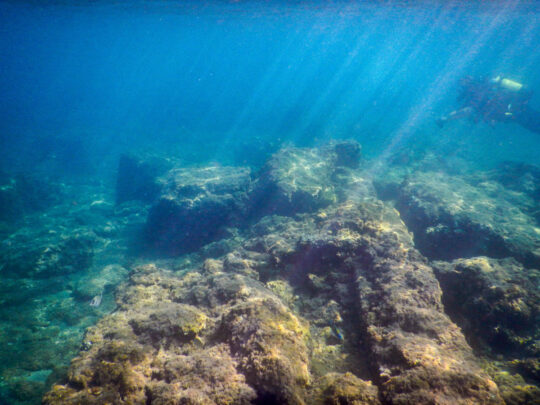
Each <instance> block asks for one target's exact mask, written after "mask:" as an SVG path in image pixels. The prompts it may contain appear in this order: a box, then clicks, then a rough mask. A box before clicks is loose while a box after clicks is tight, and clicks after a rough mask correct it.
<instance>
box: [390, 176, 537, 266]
mask: <svg viewBox="0 0 540 405" xmlns="http://www.w3.org/2000/svg"><path fill="white" fill-rule="evenodd" d="M534 204H535V203H534V201H532V200H530V197H527V196H526V195H525V194H523V193H521V194H517V193H516V192H513V191H510V190H507V189H505V188H504V187H502V186H501V185H500V184H499V183H497V182H493V181H491V182H490V181H488V180H486V181H482V182H479V181H478V180H476V184H474V185H473V184H471V183H470V182H467V181H465V180H464V179H463V178H460V177H457V176H449V175H446V174H444V173H440V172H418V173H415V174H413V175H410V176H409V177H408V178H407V180H406V181H404V182H403V184H402V185H401V187H400V191H399V195H398V197H397V201H396V207H397V209H398V210H399V212H400V213H401V215H402V217H403V219H404V221H405V222H406V223H407V225H408V226H409V229H411V231H412V232H414V235H415V242H416V245H417V247H418V248H419V249H420V250H421V251H422V252H423V253H424V254H425V255H427V256H428V257H430V258H432V259H441V260H452V259H456V258H460V257H472V256H478V255H486V256H490V257H495V258H503V257H508V256H512V257H515V258H516V259H517V260H519V261H521V262H522V263H524V264H525V265H526V266H527V267H535V266H538V265H540V228H539V227H538V226H537V224H536V222H535V219H534V218H533V217H531V216H530V214H529V210H530V209H529V207H530V205H534Z"/></svg>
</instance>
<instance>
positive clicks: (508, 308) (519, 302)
mask: <svg viewBox="0 0 540 405" xmlns="http://www.w3.org/2000/svg"><path fill="white" fill-rule="evenodd" d="M434 269H435V273H436V275H437V278H438V279H439V282H440V284H441V288H442V290H443V293H444V303H445V306H446V308H447V309H448V310H449V311H450V313H451V314H452V315H453V316H455V317H456V319H458V320H459V321H460V322H459V323H460V325H461V327H462V328H463V329H464V330H465V331H466V333H467V334H468V335H469V336H470V339H471V340H479V339H480V340H482V341H484V342H485V343H487V344H489V345H490V346H491V347H492V348H494V349H496V350H497V351H499V352H501V351H502V352H510V353H513V354H514V355H517V356H518V357H540V348H539V347H538V343H537V342H538V340H539V339H540V329H539V325H538V317H539V316H540V291H539V290H538V285H539V282H540V272H538V271H537V270H526V269H524V268H523V266H521V265H520V264H519V263H518V262H516V261H515V260H513V259H502V260H496V259H490V258H487V257H475V258H471V259H459V260H454V261H453V262H451V263H446V262H435V263H434Z"/></svg>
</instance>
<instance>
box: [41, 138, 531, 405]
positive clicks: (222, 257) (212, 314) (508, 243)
mask: <svg viewBox="0 0 540 405" xmlns="http://www.w3.org/2000/svg"><path fill="white" fill-rule="evenodd" d="M340 148H342V149H340ZM358 156H359V148H355V147H354V143H348V144H344V145H343V146H340V147H338V146H337V145H330V146H328V147H324V148H320V149H285V150H282V151H280V152H278V153H277V154H276V155H275V156H274V157H273V158H272V159H271V160H270V162H269V164H268V165H267V166H266V167H265V168H264V170H263V171H262V174H261V177H260V178H259V179H257V180H256V184H255V187H254V190H255V191H254V193H253V194H251V195H249V190H250V187H251V183H250V180H248V178H249V174H248V173H245V172H242V170H243V169H232V168H198V169H182V170H173V171H171V172H170V175H169V177H168V180H167V186H166V187H165V188H164V189H163V194H162V197H161V199H160V201H159V202H157V203H156V205H155V206H154V207H153V208H152V209H153V210H154V209H156V210H157V208H156V207H158V205H159V204H160V202H161V203H163V204H164V205H163V206H162V207H159V210H157V211H155V212H154V213H151V214H150V217H149V219H148V224H147V225H148V226H147V232H150V231H152V232H153V231H162V232H163V233H162V234H159V233H157V234H156V235H152V237H153V238H154V239H152V241H153V242H154V243H157V245H156V247H159V248H162V249H163V248H165V249H170V250H169V252H171V253H179V252H181V250H175V249H178V246H179V242H182V243H181V244H184V243H185V244H189V243H192V241H191V240H189V237H191V238H192V239H193V240H194V241H196V243H198V244H199V245H198V246H201V245H200V244H201V243H208V242H211V241H212V240H215V239H217V238H218V237H219V236H221V235H222V234H221V233H220V232H221V231H222V230H223V229H225V227H226V226H230V225H231V224H233V225H234V224H241V225H242V226H243V229H242V231H241V232H238V233H236V234H234V236H233V237H230V238H229V239H222V240H220V241H219V242H214V243H208V244H207V245H205V247H204V248H201V249H200V250H199V251H198V252H197V254H189V255H184V256H181V257H178V258H167V259H163V260H159V261H156V262H151V261H148V262H146V263H144V262H142V263H139V265H138V266H134V267H132V273H131V277H130V280H129V282H128V283H126V284H125V285H124V286H123V287H121V288H120V289H119V290H118V292H117V296H116V301H117V304H118V309H117V310H116V312H114V313H112V314H110V315H108V316H106V317H105V318H103V319H102V320H101V321H100V322H99V323H98V324H97V325H96V326H95V327H93V328H90V329H89V330H88V332H87V334H86V338H85V342H84V345H83V348H84V350H83V351H81V353H80V354H79V356H78V357H77V358H75V359H74V360H73V363H72V365H71V368H70V371H69V373H68V378H67V380H66V381H63V382H61V383H60V384H58V385H56V386H54V387H53V388H52V389H51V390H50V392H49V393H48V394H47V395H46V396H45V398H44V403H45V404H79V403H86V404H102V403H107V402H110V403H120V404H122V403H125V404H128V403H134V404H136V403H141V404H149V403H151V404H184V403H185V404H321V405H322V404H340V405H342V404H356V405H359V404H379V403H385V404H426V405H427V404H430V405H432V404H441V405H442V404H444V405H446V404H476V403H479V404H480V403H481V404H502V403H504V401H506V402H507V403H512V404H525V403H527V401H531V400H532V398H534V397H535V393H536V392H538V391H537V390H538V389H537V387H535V386H534V385H532V383H531V382H530V380H528V381H525V379H524V378H527V379H529V378H534V377H533V376H534V375H535V373H537V370H538V363H537V362H535V358H534V356H536V355H533V356H532V357H528V358H525V357H521V358H517V359H514V360H515V361H514V360H511V359H509V358H508V357H507V358H504V357H503V358H502V359H500V364H496V362H495V361H493V359H489V358H487V359H484V358H483V359H481V358H478V357H476V356H475V354H474V353H473V350H472V349H471V347H470V346H469V344H468V342H467V341H466V340H465V337H464V334H463V333H462V332H461V330H460V328H459V327H458V326H457V325H456V324H455V323H454V322H453V321H452V319H451V317H449V316H448V315H447V314H446V313H445V310H446V311H448V312H450V313H451V314H452V316H454V313H457V312H458V310H460V309H463V311H465V309H464V308H461V307H459V306H457V305H456V311H454V312H452V310H450V306H449V305H448V302H447V301H446V299H447V297H451V296H452V295H448V296H447V295H446V294H447V289H449V290H450V294H454V296H455V297H456V300H458V299H459V298H458V296H459V291H456V289H459V288H460V287H459V285H457V286H455V283H454V281H456V280H457V279H458V278H459V277H458V274H454V273H457V272H456V269H457V267H456V268H454V267H451V266H453V265H454V264H455V263H457V262H454V263H451V264H448V263H442V264H439V263H437V264H436V266H437V267H436V268H437V272H438V274H439V276H440V277H447V279H445V281H444V282H443V286H444V287H445V297H444V299H445V303H446V304H447V305H446V307H445V306H443V301H442V299H441V296H442V294H443V293H442V291H441V288H440V285H439V282H438V280H437V278H436V275H435V272H434V269H433V267H432V265H430V264H429V262H428V261H427V260H426V258H424V256H422V255H421V254H420V252H419V251H418V250H416V249H415V247H414V244H413V239H412V234H411V233H410V232H409V230H408V229H407V227H406V226H405V224H404V222H403V221H402V219H401V218H400V214H399V213H398V212H397V211H396V210H395V209H393V208H392V207H391V205H390V204H389V203H383V202H381V201H377V200H376V199H375V198H374V193H373V187H372V185H371V181H370V180H369V179H368V177H367V175H365V174H364V173H363V172H362V169H361V168H359V167H357V164H356V162H357V161H358ZM239 179H240V180H239ZM241 179H245V181H242V180H241ZM495 183H496V184H495ZM395 190H399V192H400V194H399V195H398V196H397V197H400V198H402V200H401V203H402V204H404V205H403V207H401V208H406V209H409V211H406V210H404V212H405V213H406V214H411V213H414V214H415V215H416V214H417V215H418V218H419V219H420V220H424V219H426V218H427V219H433V221H434V222H435V225H425V224H430V222H429V221H427V220H426V221H424V222H420V224H422V226H424V228H422V227H419V229H420V230H422V229H423V230H424V231H425V230H426V229H427V228H426V227H434V228H433V229H431V228H430V229H429V232H428V233H430V234H431V233H434V235H435V237H439V238H441V237H442V236H440V234H438V233H437V232H438V230H439V228H437V227H436V224H438V223H439V222H441V223H443V226H447V227H449V229H451V230H452V231H454V235H453V237H454V239H450V241H452V242H453V241H456V243H457V241H458V236H456V235H460V233H459V231H458V230H460V229H462V227H463V226H465V225H469V224H471V225H470V226H469V228H467V229H469V230H473V231H476V232H477V234H476V236H478V232H481V231H483V229H484V228H482V224H483V222H481V221H482V220H485V221H488V220H489V221H495V222H494V223H495V225H493V226H492V227H491V228H490V227H488V230H490V231H492V233H491V234H490V233H489V232H488V236H489V237H491V236H492V235H495V236H492V237H493V240H495V241H499V239H496V238H497V237H500V238H502V240H503V242H502V244H501V245H495V244H494V243H495V242H490V243H493V245H489V246H491V248H493V246H497V247H500V246H502V247H504V248H505V249H507V250H505V251H503V252H502V253H501V254H503V253H505V252H511V253H515V255H516V256H519V255H520V254H521V256H519V257H520V258H521V259H524V258H526V257H529V256H527V254H526V252H528V251H531V250H530V247H531V246H534V241H533V242H532V245H531V244H530V241H531V239H528V236H530V233H529V231H533V230H534V227H531V225H530V221H529V219H530V217H529V216H528V212H529V211H527V210H525V209H523V210H521V208H514V209H517V211H511V214H512V215H514V216H516V218H517V219H512V220H507V221H506V222H505V220H504V219H502V218H501V216H502V215H500V214H499V213H498V212H497V209H509V207H510V206H512V207H515V206H516V204H517V206H518V207H525V206H526V204H524V203H522V202H523V201H524V200H523V198H524V196H525V194H524V193H522V192H521V191H520V192H517V191H512V192H510V191H508V190H504V189H502V186H501V184H500V183H498V182H492V181H484V180H483V179H482V178H481V177H472V176H471V177H469V178H467V180H466V181H465V180H463V179H461V178H456V177H452V176H447V175H442V174H432V173H416V174H409V179H408V181H406V182H404V183H403V184H402V185H400V186H399V187H396V189H395ZM270 191H271V192H272V193H276V194H275V197H276V199H275V200H272V199H271V198H270ZM439 193H440V194H441V195H439ZM441 196H442V197H441ZM486 198H487V199H488V200H487V202H486ZM525 198H528V197H526V196H525ZM216 201H220V202H225V203H224V204H222V205H220V204H219V203H217V202H216ZM247 201H249V208H250V210H251V211H250V214H251V218H250V220H251V221H252V222H251V221H245V222H242V218H240V217H239V215H240V216H241V215H243V214H245V213H246V210H245V208H246V206H248V203H247ZM527 201H528V202H527V204H528V203H530V200H527ZM263 203H265V204H263ZM167 204H168V205H167ZM235 204H236V205H235ZM167 207H169V208H170V207H172V208H170V209H169V208H167ZM411 207H412V208H411ZM488 207H489V209H488ZM163 208H167V209H169V210H168V211H167V210H164V209H163ZM254 210H258V211H254ZM218 211H219V213H220V214H221V215H222V216H216V217H213V215H217V214H216V213H217V212H218ZM484 211H489V212H484ZM156 212H159V213H160V214H159V215H157V216H156V217H154V218H152V215H156ZM207 213H209V215H206V214H207ZM188 214H189V215H188ZM276 214H282V215H276ZM476 214H483V215H484V216H483V217H482V216H481V215H480V216H479V217H478V218H476ZM404 217H406V215H404ZM177 218H178V219H177ZM208 218H210V220H209V222H205V221H207V219H208ZM257 218H259V219H258V222H255V221H256V220H257ZM410 218H416V217H414V216H412V215H411V216H409V217H406V219H410ZM520 218H522V219H523V222H519V221H520ZM156 219H159V221H155V222H153V221H154V220H156ZM189 221H191V222H189ZM214 221H216V222H215V223H216V224H218V226H216V227H215V228H216V229H219V230H218V231H216V232H217V233H216V234H212V235H210V234H206V233H204V232H205V231H204V230H205V229H207V226H206V225H208V224H211V223H213V222H214ZM437 221H438V222H437ZM445 221H446V222H445ZM467 221H469V222H467ZM475 221H476V222H475ZM497 221H499V222H497ZM516 221H517V222H516ZM153 223H159V224H160V226H157V227H156V228H154V229H153V230H152V228H151V227H150V224H153ZM171 224H172V226H171ZM186 224H187V225H186ZM202 225H205V226H206V227H203V226H202ZM190 226H192V227H193V229H194V232H195V233H194V234H191V235H186V230H189V229H191V228H189V227H190ZM197 227H198V228H197ZM197 232H201V233H197ZM486 232H487V231H486ZM504 232H507V233H504ZM501 235H504V236H505V238H503V237H502V236H501ZM201 241H202V242H201ZM426 241H427V240H426ZM488 241H491V240H490V239H489V238H488ZM438 242H440V239H439V241H438ZM484 242H485V241H484ZM160 243H163V244H164V245H163V246H160ZM169 243H170V244H169ZM193 243H195V242H193ZM417 243H418V242H417ZM527 243H529V244H527ZM188 246H189V245H188ZM428 246H430V245H428ZM478 246H484V245H481V244H478V245H474V246H473V247H474V248H477V247H478ZM489 246H488V247H489ZM182 247H183V248H185V245H182ZM457 248H459V246H457ZM192 249H196V245H193V246H192ZM452 253H453V254H454V253H455V254H460V253H462V250H458V249H456V250H455V252H452ZM196 255H199V258H202V257H212V258H210V259H207V260H205V261H204V263H200V262H198V261H197V260H195V259H194V258H195V256H196ZM146 260H150V259H146ZM490 263H492V265H493V266H495V267H496V266H499V267H497V269H496V270H494V271H493V274H490V275H489V276H488V275H487V274H483V273H482V272H476V273H475V272H474V271H472V273H470V274H469V273H468V270H467V271H463V272H462V273H463V274H466V275H468V276H470V277H472V279H471V278H469V279H470V280H474V281H475V282H477V283H478V284H477V285H481V286H483V288H484V287H485V288H484V290H485V291H486V292H485V293H484V292H480V294H482V298H484V297H485V299H486V301H485V303H482V302H481V300H480V299H478V297H477V296H475V295H474V291H472V290H471V291H469V293H470V294H469V295H468V297H469V298H470V300H471V301H470V302H471V305H470V308H467V309H470V310H471V311H476V310H478V311H480V306H483V307H486V306H489V305H492V306H493V307H494V312H493V314H494V316H493V317H492V318H491V321H492V322H493V323H492V325H495V326H494V327H496V326H497V325H499V326H504V327H507V328H510V327H512V326H515V325H514V321H511V320H510V319H504V320H499V321H497V320H496V317H497V309H496V308H499V307H500V308H503V310H502V311H503V312H505V311H506V310H505V309H504V308H507V309H508V311H507V312H508V314H510V315H515V317H516V318H515V319H516V322H517V320H518V319H523V320H524V321H525V323H529V324H531V325H532V322H533V319H534V318H535V317H536V315H534V314H535V312H534V311H536V310H535V309H531V308H535V306H536V305H537V302H536V300H537V296H536V295H535V294H531V293H524V291H530V286H531V285H532V283H535V282H536V281H535V279H534V277H533V276H532V275H533V273H532V272H530V273H529V275H527V276H525V275H523V276H522V277H519V276H518V273H519V271H520V270H518V268H519V265H518V264H517V262H515V261H512V260H506V261H491V259H490ZM506 263H511V264H512V265H513V266H515V268H512V270H511V271H509V270H508V269H507V268H506V267H505V264H506ZM449 266H450V267H449ZM502 267H504V269H502ZM467 268H468V267H467ZM175 270H177V271H175ZM447 270H448V271H447ZM473 270H474V269H473ZM454 277H456V278H454ZM531 277H533V278H531ZM441 280H443V278H441ZM453 283H454V284H453ZM456 283H457V281H456ZM471 283H472V281H471ZM494 285H495V286H497V287H498V288H500V289H501V291H505V292H507V293H508V295H505V294H503V295H502V298H501V296H500V295H497V294H495V295H490V293H493V292H494V291H495V290H494V289H493V288H492V287H493V286H494ZM512 285H514V286H512ZM516 285H517V286H518V289H517V290H516V288H515V286H516ZM484 290H482V291H484ZM515 291H518V293H517V295H512V294H514V292H515ZM463 292H464V293H465V292H467V290H465V289H463ZM489 297H493V299H490V298H489ZM505 297H507V298H508V299H506V298H505ZM511 297H517V298H516V299H517V303H516V301H512V299H513V298H511ZM476 304H478V305H479V307H478V309H475V305H476ZM516 305H517V306H516ZM512 311H513V312H512ZM466 316H467V315H466V312H464V314H463V317H462V318H463V319H465V318H466ZM520 317H523V318H520ZM455 319H456V321H457V322H459V323H460V324H461V318H460V319H458V318H455ZM507 321H509V322H507ZM497 322H498V323H497ZM488 324H489V322H488ZM464 329H465V331H466V332H469V330H471V331H472V330H473V329H467V328H464ZM513 331H514V333H515V336H517V337H523V336H524V335H523V334H522V330H518V329H513ZM472 333H473V334H479V333H481V332H480V329H478V332H477V330H474V331H473V332H472ZM527 336H530V335H527ZM471 341H472V340H471ZM527 347H528V348H527V350H529V349H530V350H533V349H534V344H533V343H532V341H531V344H530V345H529V346H527ZM530 353H533V352H532V351H531V352H530ZM507 370H510V371H511V373H512V374H511V378H510V377H508V375H507V374H505V372H506V373H510V371H507ZM518 373H519V374H521V375H519V374H518ZM497 384H498V385H500V387H501V388H500V390H499V388H498V386H497Z"/></svg>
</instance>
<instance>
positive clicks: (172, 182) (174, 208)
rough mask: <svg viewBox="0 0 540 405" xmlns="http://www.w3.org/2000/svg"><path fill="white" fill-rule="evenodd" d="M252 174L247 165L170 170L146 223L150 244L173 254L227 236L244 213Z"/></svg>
mask: <svg viewBox="0 0 540 405" xmlns="http://www.w3.org/2000/svg"><path fill="white" fill-rule="evenodd" d="M250 185H251V177H250V171H249V169H247V168H234V167H219V166H210V167H203V168H190V169H173V170H171V171H169V172H168V174H167V175H166V177H165V179H164V186H163V188H162V192H161V195H160V197H159V199H158V200H157V202H156V203H155V204H154V205H153V206H152V208H151V210H150V212H149V214H148V220H147V224H146V239H147V241H148V244H149V246H150V247H151V248H152V249H154V250H156V251H159V252H161V253H165V254H169V255H175V254H180V253H186V252H191V251H194V250H196V249H198V248H200V247H202V246H204V245H205V244H207V243H209V242H212V241H214V240H216V239H218V238H220V237H223V236H225V235H227V233H226V232H225V228H226V227H227V226H238V225H239V224H240V223H241V222H242V219H243V217H244V215H245V211H246V210H245V207H244V205H245V202H246V199H247V193H248V192H249V190H250Z"/></svg>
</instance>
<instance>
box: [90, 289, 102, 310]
mask: <svg viewBox="0 0 540 405" xmlns="http://www.w3.org/2000/svg"><path fill="white" fill-rule="evenodd" d="M102 299H103V292H102V293H101V294H99V295H96V296H95V297H94V298H92V301H90V306H91V307H95V308H97V307H99V306H100V305H101V300H102Z"/></svg>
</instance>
